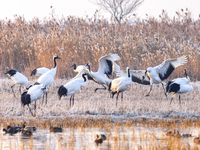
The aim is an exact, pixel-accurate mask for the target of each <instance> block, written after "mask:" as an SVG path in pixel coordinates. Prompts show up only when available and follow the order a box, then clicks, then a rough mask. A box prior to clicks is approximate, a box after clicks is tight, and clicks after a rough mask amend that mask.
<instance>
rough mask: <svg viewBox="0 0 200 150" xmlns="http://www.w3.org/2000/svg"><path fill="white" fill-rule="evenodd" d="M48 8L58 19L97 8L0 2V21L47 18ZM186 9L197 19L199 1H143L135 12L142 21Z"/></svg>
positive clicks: (76, 2) (82, 3)
mask: <svg viewBox="0 0 200 150" xmlns="http://www.w3.org/2000/svg"><path fill="white" fill-rule="evenodd" d="M50 6H53V8H55V14H56V15H57V16H58V17H61V16H62V15H63V16H64V17H66V16H69V15H72V16H79V17H84V16H86V15H89V16H92V15H93V14H94V12H95V10H96V9H99V7H98V6H96V5H94V4H93V3H91V2H89V0H1V3H0V19H5V18H6V17H7V18H8V19H13V15H14V14H17V15H24V17H25V18H26V19H27V20H32V18H34V17H39V18H40V19H43V18H44V17H49V14H50V12H51V9H50ZM182 8H183V9H184V10H185V9H186V8H188V9H189V10H190V11H191V12H192V16H193V18H194V19H198V17H199V14H200V0H145V1H144V3H143V4H142V5H141V6H140V7H138V9H137V11H136V12H135V13H136V14H137V16H138V17H140V18H142V19H144V18H145V17H146V15H145V14H148V15H149V16H152V17H156V18H158V16H159V14H161V12H162V10H163V9H164V10H166V11H167V12H168V14H169V16H170V17H173V16H174V15H175V11H178V10H179V11H180V9H182ZM100 12H101V15H104V16H105V18H109V17H110V14H108V13H106V12H105V11H103V10H101V11H100Z"/></svg>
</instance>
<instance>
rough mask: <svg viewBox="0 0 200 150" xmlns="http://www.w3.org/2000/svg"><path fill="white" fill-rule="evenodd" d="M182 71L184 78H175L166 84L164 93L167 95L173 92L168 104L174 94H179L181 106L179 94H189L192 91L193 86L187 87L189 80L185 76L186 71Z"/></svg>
mask: <svg viewBox="0 0 200 150" xmlns="http://www.w3.org/2000/svg"><path fill="white" fill-rule="evenodd" d="M184 71H185V78H177V79H174V80H172V81H169V82H168V83H167V86H166V91H167V92H168V93H170V92H174V94H173V95H172V97H171V101H170V104H171V102H172V100H173V98H174V96H175V95H176V94H179V103H180V104H181V96H180V94H189V93H190V92H191V91H192V90H193V86H192V85H189V82H190V78H189V76H188V75H187V72H186V69H184Z"/></svg>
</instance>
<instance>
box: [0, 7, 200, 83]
mask: <svg viewBox="0 0 200 150" xmlns="http://www.w3.org/2000/svg"><path fill="white" fill-rule="evenodd" d="M132 21H133V22H130V20H124V21H123V23H122V24H121V26H119V25H118V24H117V23H115V22H114V20H113V18H111V19H110V20H106V19H104V18H103V17H101V16H99V14H98V11H97V12H96V13H95V14H94V16H93V17H91V18H89V17H87V16H86V17H85V18H77V17H72V16H68V17H65V18H64V17H63V18H60V19H59V18H57V17H55V15H54V14H53V13H52V14H51V16H50V17H49V18H48V19H47V18H44V19H43V20H39V19H38V18H34V19H33V20H32V21H26V20H25V19H24V18H23V17H22V16H15V20H13V21H11V20H7V19H4V20H0V70H1V71H0V76H1V77H5V74H4V73H5V72H6V71H8V70H9V69H15V70H17V71H20V72H22V73H23V74H25V75H26V76H30V73H31V71H32V70H33V69H35V68H37V67H47V68H52V67H53V55H54V54H57V55H58V56H59V57H61V58H62V60H58V72H57V77H59V78H63V77H67V78H68V77H73V76H74V73H73V70H72V68H70V66H71V65H72V64H73V63H76V64H77V65H81V64H86V63H90V64H91V69H92V70H94V71H96V70H97V68H98V59H99V58H100V57H102V56H104V55H107V54H109V53H117V54H119V56H120V57H121V60H120V61H117V63H118V64H119V65H120V67H121V69H123V70H125V68H126V67H127V66H129V67H130V69H143V70H145V69H146V68H147V67H148V66H156V65H159V64H160V63H161V62H162V61H164V60H165V59H168V58H176V57H179V56H181V55H187V56H188V63H187V64H186V65H185V66H182V67H179V68H177V69H176V70H175V72H173V74H172V76H171V77H170V78H175V77H182V76H183V70H182V69H183V67H185V68H187V69H188V74H189V76H190V77H191V80H193V81H196V80H200V73H199V72H200V71H199V70H200V61H199V60H200V19H198V20H193V19H192V17H191V13H190V12H188V11H186V10H181V11H180V12H176V14H175V17H174V18H173V19H170V18H169V17H168V15H167V13H166V12H165V11H163V12H162V14H161V15H160V17H159V19H155V18H152V17H148V16H147V18H146V19H144V20H140V19H138V18H136V17H135V18H134V19H132Z"/></svg>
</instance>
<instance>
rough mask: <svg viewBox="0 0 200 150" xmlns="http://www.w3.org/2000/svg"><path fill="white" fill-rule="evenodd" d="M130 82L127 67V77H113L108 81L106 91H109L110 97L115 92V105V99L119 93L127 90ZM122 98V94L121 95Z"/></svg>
mask: <svg viewBox="0 0 200 150" xmlns="http://www.w3.org/2000/svg"><path fill="white" fill-rule="evenodd" d="M131 82H132V79H131V76H130V71H129V67H127V77H119V78H116V79H114V80H112V81H111V82H110V84H109V87H108V91H110V92H111V94H112V98H113V97H114V95H115V94H116V93H117V96H116V106H117V100H118V96H119V93H120V92H124V91H125V90H127V88H128V87H129V85H130V84H131ZM122 99H123V95H122Z"/></svg>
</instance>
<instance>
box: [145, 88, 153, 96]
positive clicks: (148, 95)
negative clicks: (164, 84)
mask: <svg viewBox="0 0 200 150" xmlns="http://www.w3.org/2000/svg"><path fill="white" fill-rule="evenodd" d="M151 90H152V85H151V87H150V90H149V93H148V94H147V95H146V96H149V94H150V92H151Z"/></svg>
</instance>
